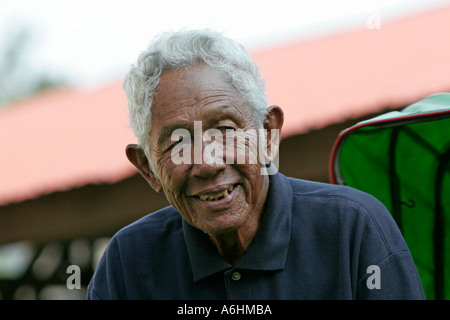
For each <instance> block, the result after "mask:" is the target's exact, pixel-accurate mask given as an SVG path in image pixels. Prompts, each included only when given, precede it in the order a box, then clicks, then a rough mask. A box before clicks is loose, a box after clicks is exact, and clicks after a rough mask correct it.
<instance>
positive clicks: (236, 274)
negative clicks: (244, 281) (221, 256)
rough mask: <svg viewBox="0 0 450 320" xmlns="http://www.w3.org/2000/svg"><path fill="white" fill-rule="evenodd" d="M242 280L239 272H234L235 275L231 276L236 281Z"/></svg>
mask: <svg viewBox="0 0 450 320" xmlns="http://www.w3.org/2000/svg"><path fill="white" fill-rule="evenodd" d="M240 278H241V274H240V273H239V272H237V271H235V272H233V274H232V275H231V279H233V280H234V281H238V280H239V279H240Z"/></svg>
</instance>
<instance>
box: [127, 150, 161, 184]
mask: <svg viewBox="0 0 450 320" xmlns="http://www.w3.org/2000/svg"><path fill="white" fill-rule="evenodd" d="M125 153H126V155H127V158H128V160H129V161H130V162H131V163H132V164H133V165H134V166H135V167H136V168H137V169H138V170H139V172H140V174H141V175H142V176H143V177H144V179H145V180H146V181H147V182H148V184H149V185H150V186H151V187H152V188H153V189H154V190H155V191H156V192H161V190H162V185H161V183H160V182H159V180H158V179H157V178H156V177H155V175H154V173H153V172H152V171H151V170H150V165H149V163H148V159H147V156H146V155H145V152H144V150H143V149H142V148H141V147H140V146H139V145H137V144H129V145H127V147H126V148H125Z"/></svg>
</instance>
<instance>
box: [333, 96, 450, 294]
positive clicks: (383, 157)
mask: <svg viewBox="0 0 450 320" xmlns="http://www.w3.org/2000/svg"><path fill="white" fill-rule="evenodd" d="M330 171H331V172H330V178H331V182H333V183H337V184H343V185H348V186H352V187H354V188H357V189H360V190H362V191H365V192H368V193H370V194H372V195H373V196H375V197H376V198H378V199H379V200H380V201H381V202H383V203H384V205H385V206H386V207H387V208H388V210H389V211H390V212H391V214H392V215H393V217H394V219H395V221H396V222H397V224H398V226H399V228H400V230H401V232H402V234H403V236H404V237H405V240H406V242H407V244H408V246H409V248H410V251H411V254H412V256H413V258H414V262H415V263H416V266H417V269H418V271H419V274H420V277H421V280H422V284H423V287H424V290H425V294H426V297H427V299H450V93H440V94H435V95H432V96H430V97H427V98H425V99H423V100H421V101H419V102H417V103H414V104H412V105H410V106H408V107H406V108H405V109H403V110H402V111H400V112H399V111H393V112H389V113H386V114H383V115H381V116H379V117H376V118H373V119H370V120H367V121H364V122H360V123H358V124H356V125H355V126H353V127H351V128H348V129H346V130H344V131H343V132H342V133H341V134H340V135H339V137H338V139H337V140H336V143H335V146H334V148H333V153H332V156H331V159H330Z"/></svg>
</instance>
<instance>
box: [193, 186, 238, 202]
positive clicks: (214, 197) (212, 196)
mask: <svg viewBox="0 0 450 320" xmlns="http://www.w3.org/2000/svg"><path fill="white" fill-rule="evenodd" d="M234 188H235V185H232V186H230V187H228V188H227V189H225V190H223V191H219V192H211V193H203V194H198V195H196V196H195V197H196V198H198V199H200V200H202V201H218V200H221V199H223V198H225V197H226V196H228V195H229V194H230V193H231V192H232V191H233V190H234Z"/></svg>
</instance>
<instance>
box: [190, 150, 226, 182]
mask: <svg viewBox="0 0 450 320" xmlns="http://www.w3.org/2000/svg"><path fill="white" fill-rule="evenodd" d="M208 146H209V147H208ZM217 146H218V145H217V144H216V145H214V144H208V143H205V142H203V143H202V148H201V154H196V155H194V157H193V158H194V163H193V165H192V169H191V174H192V175H193V176H196V177H202V178H212V177H214V176H215V175H216V174H217V173H219V172H220V171H222V170H224V169H225V167H226V163H225V160H224V157H223V153H222V152H223V150H219V149H218V148H211V147H217ZM193 151H194V152H197V153H198V152H199V151H200V150H198V149H197V150H193Z"/></svg>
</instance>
